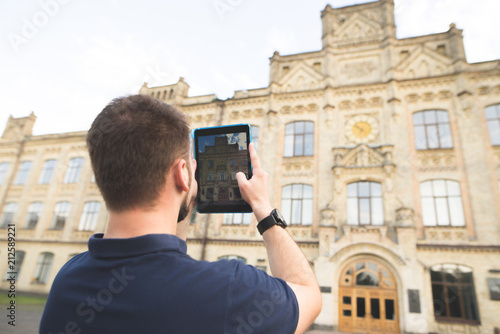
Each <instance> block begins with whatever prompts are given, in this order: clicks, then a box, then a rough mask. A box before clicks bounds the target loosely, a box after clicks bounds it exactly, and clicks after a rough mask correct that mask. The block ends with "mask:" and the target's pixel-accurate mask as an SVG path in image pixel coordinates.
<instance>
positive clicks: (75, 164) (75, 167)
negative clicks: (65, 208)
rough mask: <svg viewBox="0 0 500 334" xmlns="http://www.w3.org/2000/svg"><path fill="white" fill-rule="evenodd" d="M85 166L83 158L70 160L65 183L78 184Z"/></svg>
mask: <svg viewBox="0 0 500 334" xmlns="http://www.w3.org/2000/svg"><path fill="white" fill-rule="evenodd" d="M82 166H83V158H72V159H70V160H69V163H68V169H67V170H66V175H64V183H76V182H78V177H79V176H80V172H81V170H82Z"/></svg>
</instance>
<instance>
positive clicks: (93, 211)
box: [78, 201, 101, 231]
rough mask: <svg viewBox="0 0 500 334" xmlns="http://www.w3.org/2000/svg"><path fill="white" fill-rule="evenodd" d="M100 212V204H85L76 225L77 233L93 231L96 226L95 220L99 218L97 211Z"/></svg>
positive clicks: (95, 202)
mask: <svg viewBox="0 0 500 334" xmlns="http://www.w3.org/2000/svg"><path fill="white" fill-rule="evenodd" d="M100 210H101V203H100V202H97V201H94V202H86V203H85V205H84V206H83V211H82V215H81V217H80V223H79V224H78V230H79V231H93V230H95V227H96V225H97V218H99V211H100Z"/></svg>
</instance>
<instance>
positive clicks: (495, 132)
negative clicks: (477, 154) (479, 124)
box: [484, 104, 500, 145]
mask: <svg viewBox="0 0 500 334" xmlns="http://www.w3.org/2000/svg"><path fill="white" fill-rule="evenodd" d="M484 111H485V113H486V121H487V122H488V132H489V133H490V141H491V145H500V104H495V105H492V106H489V107H486V109H485V110H484Z"/></svg>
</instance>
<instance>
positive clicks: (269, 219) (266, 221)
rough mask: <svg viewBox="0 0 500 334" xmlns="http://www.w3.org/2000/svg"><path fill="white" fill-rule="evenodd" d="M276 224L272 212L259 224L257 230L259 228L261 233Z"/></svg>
mask: <svg viewBox="0 0 500 334" xmlns="http://www.w3.org/2000/svg"><path fill="white" fill-rule="evenodd" d="M274 225H276V221H275V220H274V217H273V215H272V214H270V215H269V216H267V217H266V218H264V219H262V220H261V221H260V222H259V223H258V224H257V230H259V233H260V235H262V233H264V232H266V231H267V230H268V229H270V228H271V227H273V226H274Z"/></svg>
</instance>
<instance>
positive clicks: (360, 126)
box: [352, 122, 372, 138]
mask: <svg viewBox="0 0 500 334" xmlns="http://www.w3.org/2000/svg"><path fill="white" fill-rule="evenodd" d="M371 131H372V127H371V125H370V124H368V123H366V122H357V123H356V124H354V126H353V127H352V133H353V134H354V135H355V136H356V137H358V138H364V137H366V136H368V135H369V134H370V132H371Z"/></svg>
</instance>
